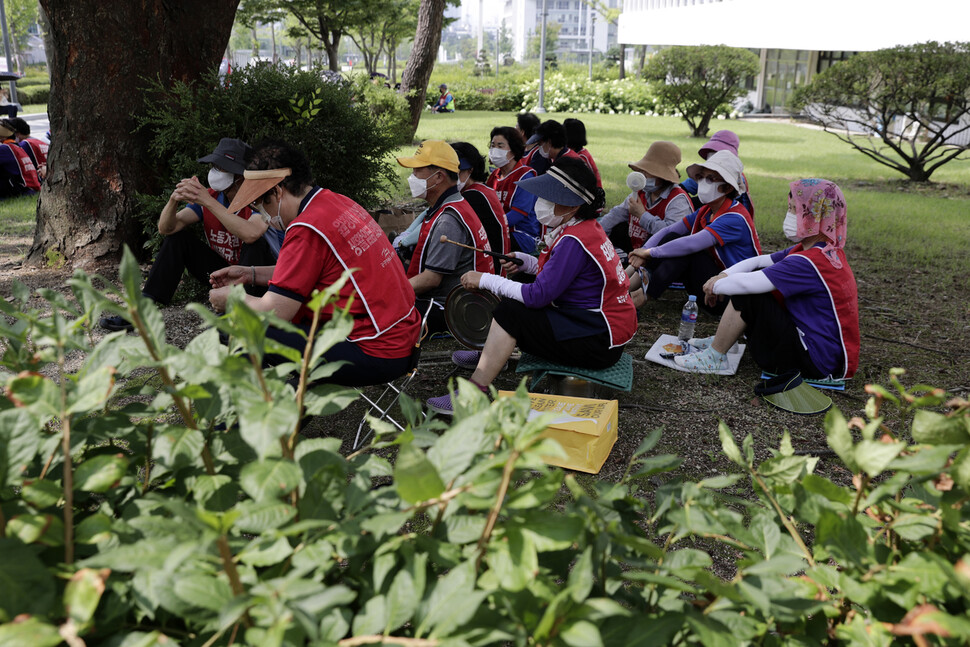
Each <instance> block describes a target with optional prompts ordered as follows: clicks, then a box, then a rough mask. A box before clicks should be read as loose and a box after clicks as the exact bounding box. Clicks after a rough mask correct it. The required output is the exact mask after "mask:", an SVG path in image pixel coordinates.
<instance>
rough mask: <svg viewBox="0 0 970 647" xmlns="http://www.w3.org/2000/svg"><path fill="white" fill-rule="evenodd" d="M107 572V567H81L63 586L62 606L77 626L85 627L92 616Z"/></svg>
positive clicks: (102, 591) (102, 589)
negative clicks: (98, 568)
mask: <svg viewBox="0 0 970 647" xmlns="http://www.w3.org/2000/svg"><path fill="white" fill-rule="evenodd" d="M109 572H110V571H108V570H107V569H105V570H103V571H96V570H94V569H91V568H82V569H81V570H79V571H78V572H76V573H75V574H74V575H73V576H71V579H70V581H69V582H68V583H67V586H66V587H65V588H64V608H65V609H66V610H67V615H68V617H69V618H70V619H71V620H73V621H74V622H75V623H76V624H77V625H78V626H79V627H86V626H87V625H88V623H90V622H91V619H92V618H94V612H95V610H96V609H97V608H98V603H99V602H100V601H101V596H102V595H103V594H104V589H105V580H107V578H108V573H109Z"/></svg>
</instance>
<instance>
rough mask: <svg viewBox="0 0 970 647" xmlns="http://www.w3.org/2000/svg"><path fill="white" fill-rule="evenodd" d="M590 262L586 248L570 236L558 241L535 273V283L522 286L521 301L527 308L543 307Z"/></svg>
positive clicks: (568, 285)
mask: <svg viewBox="0 0 970 647" xmlns="http://www.w3.org/2000/svg"><path fill="white" fill-rule="evenodd" d="M588 262H590V258H589V256H587V255H586V250H584V249H583V247H582V245H580V244H579V243H578V242H577V241H575V240H573V239H572V238H566V239H565V240H562V241H560V242H559V243H558V244H557V245H556V247H555V249H553V250H552V252H550V254H549V260H547V261H546V262H545V264H544V265H543V266H542V271H540V272H539V274H538V275H536V280H535V283H530V284H527V285H525V286H523V288H522V301H523V303H525V305H526V306H527V307H529V308H543V307H545V306H547V305H549V304H550V303H552V302H553V301H554V300H555V299H557V298H558V297H559V296H560V295H561V294H562V293H563V292H565V291H566V289H567V288H569V287H570V286H571V285H572V284H573V282H574V281H575V280H576V277H577V276H578V275H579V274H580V273H581V272H582V271H583V269H584V268H585V267H586V264H587V263H588Z"/></svg>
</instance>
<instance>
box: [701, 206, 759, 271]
mask: <svg viewBox="0 0 970 647" xmlns="http://www.w3.org/2000/svg"><path fill="white" fill-rule="evenodd" d="M728 212H732V213H736V214H739V215H741V216H742V217H743V218H744V222H745V223H746V224H747V225H748V232H749V233H750V234H751V244H752V245H753V246H754V249H755V252H756V253H757V254H761V240H759V239H758V230H757V229H755V227H754V218H752V217H751V214H750V213H748V210H747V209H745V207H744V205H743V204H741V203H740V202H738V201H737V200H735V201H733V202H730V201H728V200H725V201H724V202H723V203H722V204H721V209H720V210H719V211H718V212H717V213H715V214H714V215H713V216H712V215H711V205H709V204H704V205H701V208H700V209H698V210H697V216H696V217H695V218H694V225H693V227H691V230H690V233H691V234H692V235H693V234H696V233H698V232H701V231H704V229H706V228H707V226H708V225H709V224H711V223H712V222H714V221H715V220H716V219H717V218H719V217H721V216H723V215H724V214H726V213H728ZM716 237H717V236H716V235H715V238H716ZM707 251H708V253H709V254H710V255H711V256H712V257H713V258H714V260H715V261H717V264H718V265H719V266H720V267H721V269H725V268H726V267H728V266H730V265H733V263H725V262H724V260H723V259H722V258H721V254H720V253H719V252H718V248H717V245H713V246H711V247H710V248H708V250H707Z"/></svg>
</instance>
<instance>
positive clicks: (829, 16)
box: [619, 0, 970, 113]
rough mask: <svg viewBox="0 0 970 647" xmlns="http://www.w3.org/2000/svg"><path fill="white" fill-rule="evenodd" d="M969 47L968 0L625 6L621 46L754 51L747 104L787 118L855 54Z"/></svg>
mask: <svg viewBox="0 0 970 647" xmlns="http://www.w3.org/2000/svg"><path fill="white" fill-rule="evenodd" d="M929 40H935V41H938V42H946V41H970V2H968V1H967V0H920V2H913V0H812V1H811V2H804V1H803V0H623V13H622V14H621V15H620V19H619V42H621V43H625V44H627V45H653V46H664V45H730V46H732V47H744V48H748V49H751V50H753V51H755V53H758V54H759V55H760V57H761V72H760V74H759V76H758V78H757V79H755V80H754V83H753V84H752V88H751V90H752V92H751V96H750V100H751V102H752V104H753V105H754V106H755V109H756V110H758V111H761V112H779V113H783V112H786V106H787V103H788V100H789V98H790V97H791V94H792V92H793V90H794V88H795V87H797V86H799V85H802V84H804V83H806V82H808V81H809V80H811V78H812V77H813V76H814V75H815V74H817V73H819V72H821V71H822V70H824V69H825V68H827V67H829V66H830V65H832V63H834V62H836V61H840V60H842V59H844V58H847V57H848V56H851V55H852V54H853V53H854V52H859V51H871V50H876V49H883V48H886V47H894V46H897V45H911V44H914V43H921V42H925V41H929Z"/></svg>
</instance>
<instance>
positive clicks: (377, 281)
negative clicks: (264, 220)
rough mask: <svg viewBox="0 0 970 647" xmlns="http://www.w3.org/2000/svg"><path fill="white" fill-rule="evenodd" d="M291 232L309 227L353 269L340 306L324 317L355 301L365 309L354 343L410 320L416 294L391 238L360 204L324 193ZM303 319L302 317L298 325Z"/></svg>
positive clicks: (358, 319)
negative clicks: (352, 300) (350, 301)
mask: <svg viewBox="0 0 970 647" xmlns="http://www.w3.org/2000/svg"><path fill="white" fill-rule="evenodd" d="M290 227H307V228H309V229H311V230H313V231H314V232H316V233H317V234H319V235H320V237H321V238H323V240H324V241H325V242H326V243H327V246H328V247H330V251H331V252H332V253H333V255H334V257H335V258H336V259H337V261H338V262H339V263H340V265H341V266H343V268H344V270H349V269H352V270H354V272H353V273H352V274H351V275H350V280H349V281H347V282H346V283H345V284H344V286H343V287H342V288H341V289H340V293H339V295H338V296H337V302H336V304H330V305H328V306H327V307H326V308H325V309H323V310H321V311H320V315H321V318H322V319H323V320H327V319H329V318H331V317H332V316H333V311H334V307H337V308H345V307H347V303H348V301H349V300H350V299H351V298H353V299H354V300H355V302H359V303H362V304H363V312H362V313H361V315H362V316H357V315H355V316H354V327H353V329H352V330H351V331H350V335H348V336H347V339H348V340H349V341H353V342H358V341H363V340H366V339H374V338H376V337H379V336H380V335H382V334H383V333H385V332H387V330H388V329H389V328H391V327H392V326H394V324H396V323H398V322H399V321H401V320H403V319H406V318H407V317H408V316H410V314H411V311H412V310H413V309H414V290H413V289H411V284H410V283H409V282H408V280H407V278H405V276H404V270H403V268H402V267H401V263H400V261H399V260H398V258H397V254H396V253H395V252H394V248H393V247H391V243H390V242H389V241H388V240H387V236H385V235H384V232H383V231H381V228H380V227H379V226H378V225H377V221H375V220H374V219H373V218H372V217H371V215H370V214H369V213H367V212H366V211H365V210H364V208H363V207H361V206H360V205H359V204H357V203H356V202H354V201H353V200H351V199H350V198H348V197H346V196H343V195H340V194H339V193H333V192H332V191H328V190H326V189H320V190H319V191H317V192H316V193H315V194H314V195H313V197H311V198H310V200H309V202H307V203H306V207H304V209H303V211H302V212H301V213H300V215H299V216H298V217H297V218H296V220H294V221H293V222H292V223H291V224H290ZM325 287H326V286H320V289H324V288H325ZM303 310H304V308H303V307H301V312H302V311H303ZM351 312H353V310H351ZM304 314H305V313H304ZM299 320H300V318H299V315H298V317H297V318H296V319H294V321H299Z"/></svg>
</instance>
